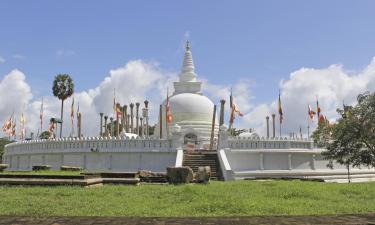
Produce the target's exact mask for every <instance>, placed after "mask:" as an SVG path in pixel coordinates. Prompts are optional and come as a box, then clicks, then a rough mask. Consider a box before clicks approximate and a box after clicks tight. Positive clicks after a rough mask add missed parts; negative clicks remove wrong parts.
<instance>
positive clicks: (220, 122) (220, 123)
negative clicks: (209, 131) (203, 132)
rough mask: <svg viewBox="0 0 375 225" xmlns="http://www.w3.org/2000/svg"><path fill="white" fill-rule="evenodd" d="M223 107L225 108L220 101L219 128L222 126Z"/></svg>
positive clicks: (223, 102) (223, 101) (222, 101)
mask: <svg viewBox="0 0 375 225" xmlns="http://www.w3.org/2000/svg"><path fill="white" fill-rule="evenodd" d="M224 106H225V100H224V99H221V100H220V121H219V126H221V125H223V124H224Z"/></svg>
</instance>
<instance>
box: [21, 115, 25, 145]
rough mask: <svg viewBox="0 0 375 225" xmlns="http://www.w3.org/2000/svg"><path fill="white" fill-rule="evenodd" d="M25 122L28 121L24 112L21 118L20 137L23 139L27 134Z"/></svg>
mask: <svg viewBox="0 0 375 225" xmlns="http://www.w3.org/2000/svg"><path fill="white" fill-rule="evenodd" d="M25 122H26V119H25V117H24V115H23V113H22V114H21V119H20V129H21V131H20V138H21V140H23V139H24V138H25V135H26V130H25Z"/></svg>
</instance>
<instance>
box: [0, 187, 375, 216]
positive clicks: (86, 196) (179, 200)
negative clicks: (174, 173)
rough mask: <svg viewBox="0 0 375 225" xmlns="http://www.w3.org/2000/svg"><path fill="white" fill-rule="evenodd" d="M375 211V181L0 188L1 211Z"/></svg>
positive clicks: (134, 213) (66, 213)
mask: <svg viewBox="0 0 375 225" xmlns="http://www.w3.org/2000/svg"><path fill="white" fill-rule="evenodd" d="M370 212H375V183H361V184H336V183H319V182H307V181H264V182H261V181H237V182H211V184H209V185H198V184H189V185H177V186H174V185H141V186H115V185H106V186H103V187H100V188H91V189H85V188H80V187H65V186H60V187H16V186H1V187H0V214H1V215H28V216H63V215H64V216H247V215H315V214H344V213H370Z"/></svg>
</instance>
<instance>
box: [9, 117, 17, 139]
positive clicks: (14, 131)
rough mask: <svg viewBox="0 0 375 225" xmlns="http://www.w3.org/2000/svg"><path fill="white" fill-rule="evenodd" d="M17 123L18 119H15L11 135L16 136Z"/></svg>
mask: <svg viewBox="0 0 375 225" xmlns="http://www.w3.org/2000/svg"><path fill="white" fill-rule="evenodd" d="M16 125H17V120H16V119H14V122H13V124H12V131H11V133H10V136H13V137H16Z"/></svg>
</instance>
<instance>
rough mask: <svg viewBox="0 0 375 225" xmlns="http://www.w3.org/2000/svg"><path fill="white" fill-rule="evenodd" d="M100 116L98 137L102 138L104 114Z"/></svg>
mask: <svg viewBox="0 0 375 225" xmlns="http://www.w3.org/2000/svg"><path fill="white" fill-rule="evenodd" d="M99 115H100V134H99V137H102V136H103V115H104V113H99Z"/></svg>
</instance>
